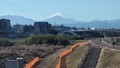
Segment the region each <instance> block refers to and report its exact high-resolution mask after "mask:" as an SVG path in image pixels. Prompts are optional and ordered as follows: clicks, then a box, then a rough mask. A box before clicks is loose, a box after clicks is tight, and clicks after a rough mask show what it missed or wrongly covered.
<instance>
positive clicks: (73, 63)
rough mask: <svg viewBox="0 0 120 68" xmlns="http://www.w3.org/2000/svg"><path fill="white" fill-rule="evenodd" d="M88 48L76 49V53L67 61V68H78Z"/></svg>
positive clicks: (67, 58) (80, 47) (71, 54)
mask: <svg viewBox="0 0 120 68" xmlns="http://www.w3.org/2000/svg"><path fill="white" fill-rule="evenodd" d="M88 45H89V44H88ZM87 48H88V46H87V45H84V46H78V47H77V48H75V49H74V51H73V52H72V53H70V54H69V55H68V56H67V57H66V59H65V60H66V65H67V68H77V66H78V63H79V60H80V58H81V57H82V55H83V54H84V52H85V51H86V49H87Z"/></svg>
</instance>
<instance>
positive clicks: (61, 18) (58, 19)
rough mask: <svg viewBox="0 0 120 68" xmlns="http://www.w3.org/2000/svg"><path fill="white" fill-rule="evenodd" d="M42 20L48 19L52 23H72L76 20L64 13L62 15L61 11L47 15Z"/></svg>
mask: <svg viewBox="0 0 120 68" xmlns="http://www.w3.org/2000/svg"><path fill="white" fill-rule="evenodd" d="M44 21H48V22H49V23H51V24H53V25H61V24H64V25H66V24H74V23H76V22H77V21H76V20H73V19H70V18H67V17H66V15H64V14H63V13H60V12H57V13H55V14H53V15H51V16H49V17H48V18H47V19H45V20H44Z"/></svg>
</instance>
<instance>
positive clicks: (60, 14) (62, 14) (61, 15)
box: [47, 12, 65, 19]
mask: <svg viewBox="0 0 120 68" xmlns="http://www.w3.org/2000/svg"><path fill="white" fill-rule="evenodd" d="M56 16H59V17H65V15H64V13H62V12H56V13H54V14H53V15H51V16H49V17H48V18H47V19H50V18H53V17H56Z"/></svg>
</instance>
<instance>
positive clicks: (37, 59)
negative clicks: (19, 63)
mask: <svg viewBox="0 0 120 68" xmlns="http://www.w3.org/2000/svg"><path fill="white" fill-rule="evenodd" d="M39 60H40V58H39V57H35V58H34V59H33V60H32V61H31V62H29V63H28V64H26V65H25V68H32V67H33V65H35V64H36V63H37V62H38V61H39Z"/></svg>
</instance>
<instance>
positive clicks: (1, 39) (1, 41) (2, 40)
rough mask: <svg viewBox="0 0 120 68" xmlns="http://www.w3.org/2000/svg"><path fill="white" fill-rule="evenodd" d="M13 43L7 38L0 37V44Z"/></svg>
mask: <svg viewBox="0 0 120 68" xmlns="http://www.w3.org/2000/svg"><path fill="white" fill-rule="evenodd" d="M12 45H13V43H12V42H10V41H9V40H7V39H4V38H0V46H12Z"/></svg>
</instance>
